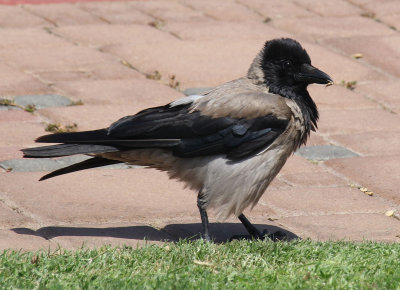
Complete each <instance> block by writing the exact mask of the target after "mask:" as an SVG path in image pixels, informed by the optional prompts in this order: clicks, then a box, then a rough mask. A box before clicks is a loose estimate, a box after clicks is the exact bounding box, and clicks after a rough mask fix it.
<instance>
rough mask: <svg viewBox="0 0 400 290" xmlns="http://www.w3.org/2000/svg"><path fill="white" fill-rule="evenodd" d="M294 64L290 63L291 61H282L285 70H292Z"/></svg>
mask: <svg viewBox="0 0 400 290" xmlns="http://www.w3.org/2000/svg"><path fill="white" fill-rule="evenodd" d="M292 65H293V64H292V62H291V61H290V60H284V61H282V66H283V68H285V69H288V68H291V67H292Z"/></svg>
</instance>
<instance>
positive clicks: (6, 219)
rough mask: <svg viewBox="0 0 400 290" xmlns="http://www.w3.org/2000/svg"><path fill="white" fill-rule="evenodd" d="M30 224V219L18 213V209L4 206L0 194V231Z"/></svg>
mask: <svg viewBox="0 0 400 290" xmlns="http://www.w3.org/2000/svg"><path fill="white" fill-rule="evenodd" d="M32 222H33V221H32V219H31V218H29V217H28V216H26V215H24V214H22V213H21V212H19V210H18V208H12V207H9V206H7V205H5V204H4V200H3V199H2V197H1V193H0V229H7V228H11V227H17V226H21V225H24V224H28V223H32ZM0 231H1V230H0ZM0 248H1V246H0Z"/></svg>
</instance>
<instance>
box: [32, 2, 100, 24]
mask: <svg viewBox="0 0 400 290" xmlns="http://www.w3.org/2000/svg"><path fill="white" fill-rule="evenodd" d="M25 7H26V8H25V9H26V10H28V11H30V12H31V13H32V14H34V15H38V16H40V17H42V18H44V19H46V20H47V21H49V22H50V23H52V24H53V25H54V26H60V25H82V24H94V23H104V21H103V20H102V19H101V18H99V17H97V16H95V15H92V14H90V13H88V12H86V11H84V10H82V9H79V7H78V6H77V5H75V4H63V3H61V4H57V5H27V6H25Z"/></svg>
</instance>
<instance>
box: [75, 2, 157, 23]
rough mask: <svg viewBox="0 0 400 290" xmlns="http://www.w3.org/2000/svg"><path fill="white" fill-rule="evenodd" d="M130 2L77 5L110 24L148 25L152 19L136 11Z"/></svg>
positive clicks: (82, 3) (83, 3) (81, 3)
mask: <svg viewBox="0 0 400 290" xmlns="http://www.w3.org/2000/svg"><path fill="white" fill-rule="evenodd" d="M130 2H131V1H112V2H111V1H104V2H97V1H96V2H93V1H89V2H80V3H79V4H78V5H79V7H80V8H81V9H83V10H84V11H87V12H89V13H91V14H93V15H96V16H98V17H99V18H101V19H103V20H105V21H106V22H107V23H111V24H148V23H150V22H152V21H154V18H153V17H151V16H149V15H147V14H145V13H142V12H140V11H138V10H137V9H136V8H134V7H133V6H132V5H130Z"/></svg>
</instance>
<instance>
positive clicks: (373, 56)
mask: <svg viewBox="0 0 400 290" xmlns="http://www.w3.org/2000/svg"><path fill="white" fill-rule="evenodd" d="M383 35H384V34H381V35H377V36H374V37H372V38H371V36H369V37H368V36H361V35H354V36H353V37H349V38H336V39H331V40H329V41H328V43H329V44H330V45H333V46H335V47H336V48H338V49H341V50H342V51H344V52H345V53H347V54H348V55H351V54H354V53H362V54H363V60H365V61H367V62H368V63H370V64H372V65H375V66H377V67H379V68H381V69H383V70H385V71H387V72H389V73H391V74H393V75H395V76H397V77H399V76H400V66H399V65H398V64H397V60H398V59H399V58H400V51H399V49H398V47H399V45H400V37H399V36H398V35H397V34H396V35H392V36H383ZM372 43H373V45H371V44H372ZM383 56H384V57H383Z"/></svg>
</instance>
